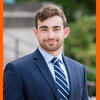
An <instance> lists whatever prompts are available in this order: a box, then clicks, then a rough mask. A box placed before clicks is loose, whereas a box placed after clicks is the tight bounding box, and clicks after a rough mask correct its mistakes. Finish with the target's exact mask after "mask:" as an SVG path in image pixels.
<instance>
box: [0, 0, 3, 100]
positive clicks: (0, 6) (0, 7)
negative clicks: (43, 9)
mask: <svg viewBox="0 0 100 100" xmlns="http://www.w3.org/2000/svg"><path fill="white" fill-rule="evenodd" d="M2 48H3V0H0V100H3V92H2V91H3V86H2V83H3V81H2V77H3V75H2V73H3V50H2Z"/></svg>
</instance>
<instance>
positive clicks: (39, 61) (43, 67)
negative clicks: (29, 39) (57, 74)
mask: <svg viewBox="0 0 100 100" xmlns="http://www.w3.org/2000/svg"><path fill="white" fill-rule="evenodd" d="M33 58H34V59H35V60H34V62H35V64H36V66H37V67H38V69H39V70H40V72H41V73H42V75H43V76H44V78H45V80H46V81H47V83H48V85H49V86H50V88H51V90H52V91H53V93H54V95H55V97H56V99H57V100H60V99H59V98H60V97H59V94H58V91H57V88H56V84H55V82H54V79H53V77H52V75H51V72H50V70H49V68H48V66H47V64H46V62H45V60H44V58H43V56H42V55H41V53H40V52H39V50H38V49H37V50H36V51H35V52H34V56H33Z"/></svg>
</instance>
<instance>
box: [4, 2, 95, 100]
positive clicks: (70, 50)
mask: <svg viewBox="0 0 100 100" xmlns="http://www.w3.org/2000/svg"><path fill="white" fill-rule="evenodd" d="M48 3H53V4H57V5H59V6H60V7H62V9H63V11H64V13H65V14H66V17H67V19H68V25H67V26H69V27H70V28H71V34H70V35H69V37H68V38H67V39H66V40H65V41H64V54H65V55H66V56H68V57H71V58H72V59H75V60H76V61H78V62H80V63H83V64H84V65H85V66H86V71H87V79H88V91H89V93H88V94H89V100H96V98H95V96H96V72H95V69H96V45H95V43H96V16H95V13H96V12H95V10H96V8H95V6H96V4H95V0H4V13H3V15H4V33H3V44H4V66H5V65H6V64H7V63H8V62H10V61H12V60H14V59H17V58H19V57H21V56H24V55H27V54H29V53H31V52H33V51H34V50H35V49H36V48H37V47H38V41H37V39H36V38H35V36H34V33H33V31H32V28H33V27H34V14H35V11H36V10H37V9H39V8H40V7H41V6H43V5H44V4H48Z"/></svg>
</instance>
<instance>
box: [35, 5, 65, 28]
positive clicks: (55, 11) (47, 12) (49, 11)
mask: <svg viewBox="0 0 100 100" xmlns="http://www.w3.org/2000/svg"><path fill="white" fill-rule="evenodd" d="M53 16H59V17H61V18H62V20H63V26H64V27H65V26H66V24H67V21H66V17H65V15H64V13H63V11H62V10H61V9H60V7H58V6H56V5H53V4H49V5H45V6H43V7H41V8H40V9H39V10H38V11H37V12H36V15H35V27H36V28H37V26H38V20H39V21H41V22H42V21H44V20H46V19H47V18H50V17H53Z"/></svg>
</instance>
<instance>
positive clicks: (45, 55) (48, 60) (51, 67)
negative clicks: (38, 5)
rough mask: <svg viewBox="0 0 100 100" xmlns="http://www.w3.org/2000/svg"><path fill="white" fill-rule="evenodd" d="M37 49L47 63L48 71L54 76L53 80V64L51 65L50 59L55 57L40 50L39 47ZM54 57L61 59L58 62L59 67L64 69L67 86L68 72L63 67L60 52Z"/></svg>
mask: <svg viewBox="0 0 100 100" xmlns="http://www.w3.org/2000/svg"><path fill="white" fill-rule="evenodd" d="M39 51H40V53H41V54H42V56H43V57H44V59H45V61H46V63H47V65H48V67H49V70H50V72H51V74H52V76H53V78H54V80H55V73H54V65H53V63H51V60H52V59H53V57H55V56H53V55H51V54H49V53H47V52H46V51H44V50H42V49H41V48H39ZM56 57H58V58H59V59H60V60H61V62H60V67H61V69H62V70H63V71H64V74H65V77H66V80H67V83H68V86H69V79H68V73H67V69H66V67H65V64H64V62H63V60H62V54H61V53H60V54H59V55H58V56H56Z"/></svg>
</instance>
